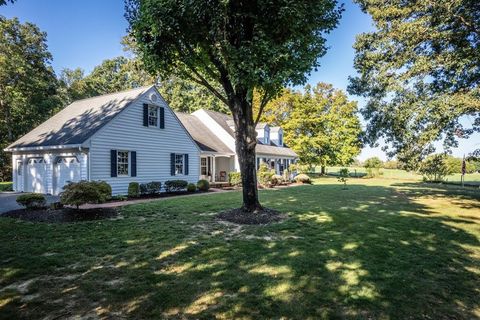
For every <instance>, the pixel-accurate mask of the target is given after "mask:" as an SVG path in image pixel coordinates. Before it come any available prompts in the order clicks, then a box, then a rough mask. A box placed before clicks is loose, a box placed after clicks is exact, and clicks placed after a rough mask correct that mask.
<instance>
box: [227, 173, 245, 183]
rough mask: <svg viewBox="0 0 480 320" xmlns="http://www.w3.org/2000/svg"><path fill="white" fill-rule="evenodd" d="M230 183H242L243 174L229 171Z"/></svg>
mask: <svg viewBox="0 0 480 320" xmlns="http://www.w3.org/2000/svg"><path fill="white" fill-rule="evenodd" d="M228 183H230V185H231V186H239V185H241V184H242V175H241V174H240V172H229V173H228Z"/></svg>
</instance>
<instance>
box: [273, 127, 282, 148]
mask: <svg viewBox="0 0 480 320" xmlns="http://www.w3.org/2000/svg"><path fill="white" fill-rule="evenodd" d="M270 139H271V140H272V142H273V143H275V144H276V145H277V146H279V147H283V129H282V128H281V127H271V128H270Z"/></svg>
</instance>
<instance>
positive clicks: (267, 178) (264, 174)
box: [257, 163, 275, 186]
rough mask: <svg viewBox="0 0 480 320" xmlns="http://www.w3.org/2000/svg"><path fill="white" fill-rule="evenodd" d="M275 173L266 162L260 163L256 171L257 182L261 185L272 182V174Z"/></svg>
mask: <svg viewBox="0 0 480 320" xmlns="http://www.w3.org/2000/svg"><path fill="white" fill-rule="evenodd" d="M274 174H275V171H273V170H270V169H268V166H267V164H265V163H261V164H260V166H259V167H258V171H257V179H258V183H260V184H261V185H262V186H268V185H270V183H271V182H272V176H273V175H274Z"/></svg>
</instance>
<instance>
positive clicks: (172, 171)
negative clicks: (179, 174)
mask: <svg viewBox="0 0 480 320" xmlns="http://www.w3.org/2000/svg"><path fill="white" fill-rule="evenodd" d="M170 175H171V176H174V175H175V153H170Z"/></svg>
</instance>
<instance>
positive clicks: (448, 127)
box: [349, 0, 480, 167]
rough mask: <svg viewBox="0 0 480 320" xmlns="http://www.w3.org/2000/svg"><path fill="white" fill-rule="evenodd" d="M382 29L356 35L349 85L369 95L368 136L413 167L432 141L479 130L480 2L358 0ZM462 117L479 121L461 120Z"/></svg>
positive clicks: (452, 140) (448, 142) (451, 141)
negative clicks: (355, 73)
mask: <svg viewBox="0 0 480 320" xmlns="http://www.w3.org/2000/svg"><path fill="white" fill-rule="evenodd" d="M356 2H357V3H359V4H360V6H361V8H362V9H363V10H364V11H365V12H367V13H368V14H370V15H371V17H372V19H373V22H374V24H375V27H376V31H374V32H369V33H364V34H361V35H359V36H358V37H357V40H356V43H355V46H354V47H355V50H356V57H355V62H354V65H355V68H356V70H357V71H358V73H359V76H358V77H354V78H352V79H351V84H350V87H349V91H350V92H351V93H353V94H357V95H361V96H364V97H366V98H367V99H368V101H367V104H366V107H365V108H364V109H363V110H362V113H363V115H364V117H365V118H366V119H367V120H368V121H369V126H368V132H367V133H368V138H369V140H370V142H375V141H376V140H377V139H378V138H380V137H383V138H384V139H385V140H386V142H387V143H388V144H391V146H392V147H393V148H391V149H390V150H389V155H390V156H392V155H393V154H395V153H396V154H397V158H398V159H399V160H400V161H402V162H405V163H406V164H408V165H409V166H410V167H412V166H414V163H416V162H417V161H418V160H419V159H421V158H424V157H425V156H426V155H427V154H429V153H431V152H433V151H434V148H433V144H432V142H433V141H436V140H443V142H444V145H445V147H447V148H448V147H452V146H457V143H458V139H459V138H467V137H468V136H469V135H470V134H472V133H473V132H474V131H479V130H480V113H479V112H480V88H479V84H480V47H479V44H480V2H478V1H476V0H444V1H430V0H415V1H413V0H412V1H400V0H395V1H387V2H386V1H382V0H356ZM463 116H469V117H471V118H472V119H473V120H471V122H470V121H467V125H466V126H465V123H462V121H461V119H462V117H463Z"/></svg>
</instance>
